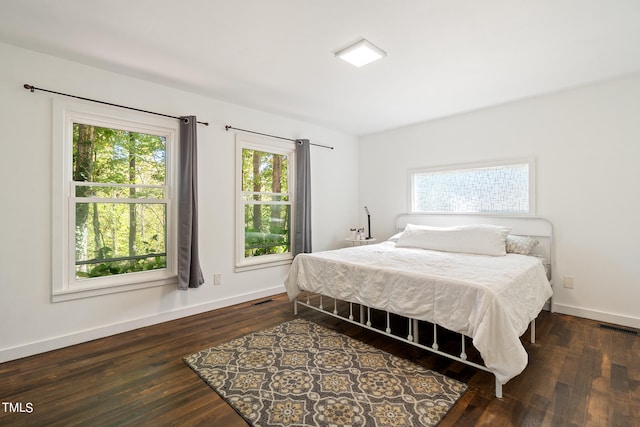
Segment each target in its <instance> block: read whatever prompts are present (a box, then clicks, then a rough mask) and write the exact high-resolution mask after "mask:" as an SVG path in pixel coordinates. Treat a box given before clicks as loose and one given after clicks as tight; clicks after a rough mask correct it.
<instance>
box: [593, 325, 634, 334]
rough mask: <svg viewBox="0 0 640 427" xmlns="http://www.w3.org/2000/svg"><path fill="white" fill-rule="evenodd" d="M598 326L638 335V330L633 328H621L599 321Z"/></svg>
mask: <svg viewBox="0 0 640 427" xmlns="http://www.w3.org/2000/svg"><path fill="white" fill-rule="evenodd" d="M598 327H599V328H601V329H608V330H610V331H616V332H622V333H623V334H629V335H635V336H637V337H638V336H640V332H638V331H636V330H635V329H627V328H621V327H619V326H611V325H605V324H603V323H600V324H599V325H598Z"/></svg>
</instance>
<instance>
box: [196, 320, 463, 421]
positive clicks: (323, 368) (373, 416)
mask: <svg viewBox="0 0 640 427" xmlns="http://www.w3.org/2000/svg"><path fill="white" fill-rule="evenodd" d="M184 360H185V362H186V363H187V364H188V365H189V366H190V367H191V368H192V369H193V370H194V371H195V372H196V373H197V374H198V375H200V377H201V378H202V379H203V380H205V381H206V382H207V383H208V384H209V385H210V386H211V387H212V388H213V389H214V390H215V391H216V392H217V393H218V394H219V395H220V396H222V398H223V399H225V400H226V401H227V402H228V403H229V404H230V405H231V406H232V407H233V408H234V409H235V410H236V411H237V412H238V413H239V414H240V415H241V416H242V417H243V418H244V419H245V420H247V421H248V422H249V424H251V425H253V426H347V425H348V426H376V427H382V426H394V427H398V426H412V427H413V426H433V425H436V424H438V423H439V422H440V421H441V420H442V418H443V417H444V416H445V415H446V414H447V412H449V410H450V409H451V408H452V407H453V405H454V404H455V403H456V402H457V400H458V399H459V398H460V397H461V396H462V394H463V393H464V392H465V391H466V390H467V386H466V384H464V383H461V382H459V381H456V380H453V379H451V378H448V377H446V376H444V375H441V374H439V373H437V372H433V371H430V370H428V369H425V368H423V367H421V366H418V365H416V364H414V363H412V362H409V361H406V360H404V359H401V358H399V357H396V356H393V355H391V354H389V353H386V352H384V351H382V350H379V349H377V348H375V347H372V346H370V345H368V344H365V343H362V342H360V341H357V340H355V339H352V338H350V337H347V336H345V335H342V334H340V333H338V332H335V331H332V330H330V329H327V328H325V327H323V326H320V325H317V324H315V323H312V322H309V321H306V320H303V319H296V320H293V321H291V322H286V323H283V324H281V325H278V326H276V327H273V328H270V329H267V330H264V331H261V332H257V333H254V334H250V335H246V336H244V337H241V338H238V339H235V340H233V341H230V342H227V343H225V344H222V345H219V346H217V347H212V348H209V349H206V350H203V351H201V352H199V353H195V354H192V355H190V356H187V357H185V358H184Z"/></svg>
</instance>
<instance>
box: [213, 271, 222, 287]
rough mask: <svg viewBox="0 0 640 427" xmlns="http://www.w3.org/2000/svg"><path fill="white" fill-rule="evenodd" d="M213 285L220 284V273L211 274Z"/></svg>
mask: <svg viewBox="0 0 640 427" xmlns="http://www.w3.org/2000/svg"><path fill="white" fill-rule="evenodd" d="M213 285H214V286H218V285H222V274H220V273H216V274H214V275H213Z"/></svg>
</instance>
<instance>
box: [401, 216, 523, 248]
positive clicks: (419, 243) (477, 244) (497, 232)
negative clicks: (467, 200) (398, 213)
mask: <svg viewBox="0 0 640 427" xmlns="http://www.w3.org/2000/svg"><path fill="white" fill-rule="evenodd" d="M510 231H511V229H510V228H506V227H498V226H495V225H485V224H478V225H461V226H457V227H446V228H441V227H429V226H425V225H414V224H407V227H406V228H405V229H404V231H403V232H402V235H401V236H400V237H399V238H398V242H397V243H396V246H398V247H411V248H422V249H431V250H436V251H444V252H463V253H471V254H480V255H493V256H504V255H506V254H507V252H506V249H505V241H506V239H507V236H508V235H509V232H510Z"/></svg>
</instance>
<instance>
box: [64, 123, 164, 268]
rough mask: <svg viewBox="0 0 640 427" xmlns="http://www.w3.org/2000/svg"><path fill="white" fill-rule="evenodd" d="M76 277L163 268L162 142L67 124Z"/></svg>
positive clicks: (147, 136) (160, 138) (158, 138)
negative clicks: (70, 137) (70, 142)
mask: <svg viewBox="0 0 640 427" xmlns="http://www.w3.org/2000/svg"><path fill="white" fill-rule="evenodd" d="M73 186H74V189H75V191H74V193H75V197H74V200H75V274H76V279H85V278H91V277H100V276H110V275H116V274H123V273H131V272H136V271H145V270H153V269H158V268H165V267H166V220H167V200H166V138H165V137H163V136H157V135H151V134H147V133H140V132H132V131H128V130H122V129H113V128H108V127H99V126H93V125H89V124H83V123H73Z"/></svg>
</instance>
